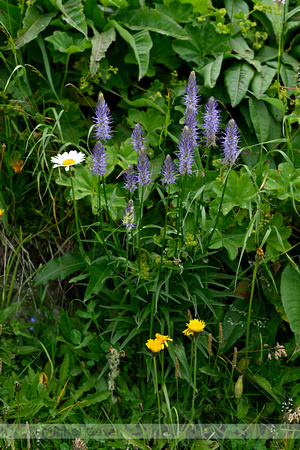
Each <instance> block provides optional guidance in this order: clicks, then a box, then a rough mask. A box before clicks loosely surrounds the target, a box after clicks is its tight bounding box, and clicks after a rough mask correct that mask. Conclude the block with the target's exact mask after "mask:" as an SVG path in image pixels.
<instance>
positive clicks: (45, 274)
mask: <svg viewBox="0 0 300 450" xmlns="http://www.w3.org/2000/svg"><path fill="white" fill-rule="evenodd" d="M85 267H86V263H85V262H84V261H83V259H82V256H81V255H77V254H73V253H66V254H65V255H63V256H61V257H60V258H57V259H51V261H49V262H48V263H46V264H45V265H44V266H43V267H42V269H41V271H40V272H39V273H38V274H37V276H36V279H35V284H36V286H38V285H40V284H45V283H48V281H50V280H55V279H57V278H59V279H60V280H64V279H65V278H66V277H67V276H69V275H71V274H72V273H73V272H76V271H77V270H82V269H84V268H85Z"/></svg>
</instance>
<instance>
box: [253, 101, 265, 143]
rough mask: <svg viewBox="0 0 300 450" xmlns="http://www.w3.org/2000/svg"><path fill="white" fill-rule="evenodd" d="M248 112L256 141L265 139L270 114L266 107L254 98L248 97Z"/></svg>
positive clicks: (261, 141)
mask: <svg viewBox="0 0 300 450" xmlns="http://www.w3.org/2000/svg"><path fill="white" fill-rule="evenodd" d="M249 112H250V117H251V121H252V124H253V127H254V131H255V134H256V136H257V139H258V142H260V143H263V142H265V141H267V139H268V136H269V130H270V115H269V111H268V108H267V107H266V105H265V104H264V102H261V101H259V100H256V99H252V98H249Z"/></svg>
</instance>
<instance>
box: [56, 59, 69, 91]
mask: <svg viewBox="0 0 300 450" xmlns="http://www.w3.org/2000/svg"><path fill="white" fill-rule="evenodd" d="M70 56H71V55H70V53H69V54H68V55H67V61H66V65H65V72H64V77H63V80H62V83H61V87H60V92H59V96H60V97H62V93H63V90H64V86H65V82H66V78H67V75H68V70H69V61H70Z"/></svg>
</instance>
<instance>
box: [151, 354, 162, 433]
mask: <svg viewBox="0 0 300 450" xmlns="http://www.w3.org/2000/svg"><path fill="white" fill-rule="evenodd" d="M155 358H156V357H155V356H153V364H154V373H155V384H156V395H157V409H158V429H159V439H161V426H160V396H159V392H158V377H157V367H156V359H155Z"/></svg>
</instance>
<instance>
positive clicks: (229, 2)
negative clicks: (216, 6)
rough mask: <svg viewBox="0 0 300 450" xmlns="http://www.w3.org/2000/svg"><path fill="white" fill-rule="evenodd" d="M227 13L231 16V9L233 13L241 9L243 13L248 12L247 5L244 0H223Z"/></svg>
mask: <svg viewBox="0 0 300 450" xmlns="http://www.w3.org/2000/svg"><path fill="white" fill-rule="evenodd" d="M225 6H226V11H227V15H228V16H229V17H230V18H231V11H232V12H233V14H238V13H239V12H240V11H243V13H244V14H245V15H247V14H249V6H248V4H247V3H246V2H245V1H244V0H225Z"/></svg>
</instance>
